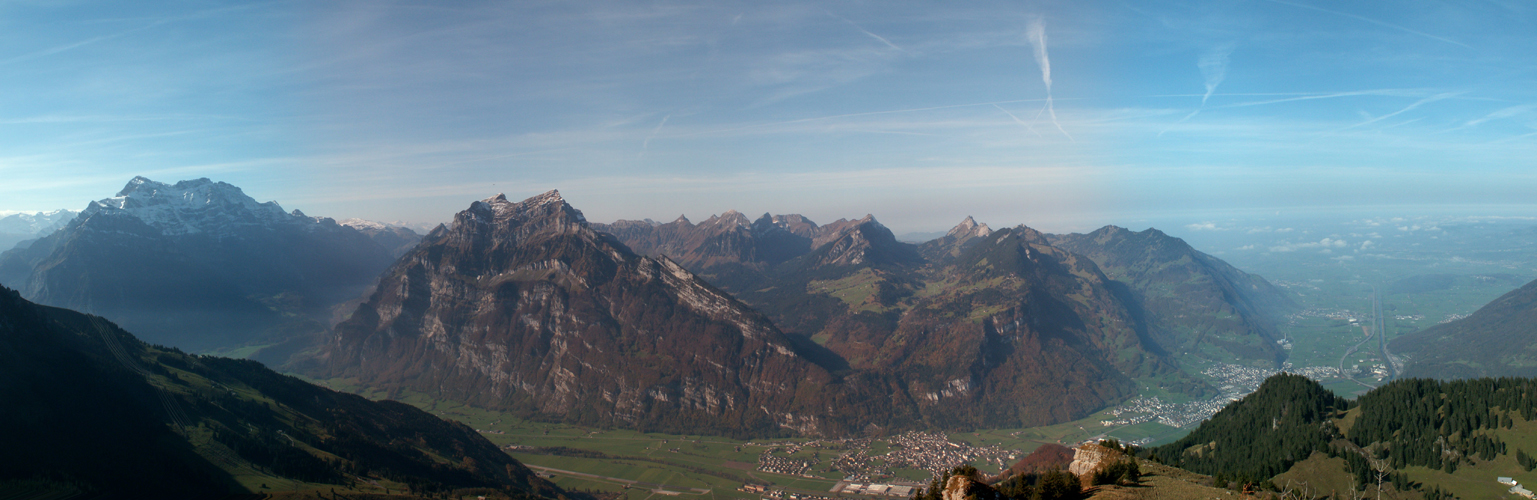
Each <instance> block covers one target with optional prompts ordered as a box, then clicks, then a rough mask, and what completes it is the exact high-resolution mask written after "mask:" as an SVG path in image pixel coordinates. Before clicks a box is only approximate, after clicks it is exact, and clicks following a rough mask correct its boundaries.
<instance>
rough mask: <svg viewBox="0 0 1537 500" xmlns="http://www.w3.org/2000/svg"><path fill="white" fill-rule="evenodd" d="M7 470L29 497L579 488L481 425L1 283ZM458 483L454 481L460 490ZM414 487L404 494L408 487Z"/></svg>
mask: <svg viewBox="0 0 1537 500" xmlns="http://www.w3.org/2000/svg"><path fill="white" fill-rule="evenodd" d="M0 401H3V402H4V410H3V411H0V449H3V450H5V452H4V453H0V485H4V487H5V488H7V494H8V495H13V496H14V495H17V494H18V490H20V491H23V492H25V491H27V490H30V491H31V493H30V494H21V496H20V497H22V498H71V497H79V498H220V497H223V496H225V495H228V494H235V493H269V492H279V491H282V492H290V491H296V490H307V491H311V492H315V491H319V492H322V493H323V492H326V491H328V490H329V492H330V493H331V495H332V496H335V494H336V493H337V492H343V493H344V494H345V495H347V496H348V497H353V496H351V495H357V494H384V493H386V488H389V489H391V491H390V492H392V493H396V494H400V493H411V494H412V495H411V496H409V497H418V498H421V497H426V496H428V495H434V498H436V496H435V495H438V494H441V493H446V492H450V491H456V490H457V491H460V492H461V493H460V494H461V495H462V494H470V495H474V494H476V493H475V492H479V493H478V494H480V495H487V494H493V495H494V496H497V497H498V498H508V497H510V498H526V499H532V498H537V497H543V498H550V499H559V498H580V496H574V495H571V494H569V493H567V492H564V491H562V490H561V489H560V488H558V487H556V486H554V485H553V484H551V483H549V482H547V481H545V480H543V479H540V478H538V477H537V476H535V474H534V473H533V472H532V471H530V470H529V469H528V468H526V467H524V466H523V465H522V464H520V463H518V461H516V460H514V459H513V458H511V457H510V456H508V455H507V454H506V453H504V452H503V451H502V450H500V449H498V448H497V447H496V446H495V445H493V444H491V442H489V441H487V440H486V439H485V438H484V437H482V436H480V434H479V433H477V432H476V431H475V430H473V429H470V428H469V427H467V426H465V425H464V424H459V423H452V422H447V421H444V420H440V419H438V418H437V417H434V416H432V415H429V414H427V413H426V412H424V411H421V410H418V409H416V408H415V407H412V406H409V405H405V404H402V403H397V402H393V401H381V402H372V401H368V400H366V399H364V398H362V397H359V396H355V395H351V394H343V393H338V392H334V391H331V390H329V389H325V388H321V387H317V386H314V385H311V384H308V383H305V382H303V381H301V380H299V379H296V378H293V377H289V376H285V375H280V374H277V373H274V372H272V371H270V370H268V369H266V368H264V367H262V366H261V365H260V364H258V363H255V362H252V361H244V360H232V359H225V358H216V357H208V356H196V355H188V354H184V353H182V352H180V351H178V350H175V349H167V348H163V347H156V346H151V345H148V344H145V343H143V342H140V341H139V340H138V339H135V338H134V337H133V335H131V334H129V333H128V332H125V331H123V330H121V329H119V328H118V327H117V326H116V325H114V324H112V323H110V322H108V321H107V320H105V319H103V318H100V317H97V316H91V315H86V314H81V313H77V312H74V311H69V310H65V309H59V308H53V307H46V306H39V305H36V304H32V303H30V302H28V301H26V300H25V299H23V298H22V297H21V296H20V294H18V293H16V292H15V291H12V290H9V289H5V288H0ZM456 496H459V495H456ZM409 497H408V498H409Z"/></svg>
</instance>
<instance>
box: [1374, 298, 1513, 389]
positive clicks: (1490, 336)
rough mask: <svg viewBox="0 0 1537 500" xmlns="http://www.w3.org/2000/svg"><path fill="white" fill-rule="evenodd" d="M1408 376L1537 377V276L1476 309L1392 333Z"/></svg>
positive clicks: (1396, 352) (1451, 377) (1446, 377)
mask: <svg viewBox="0 0 1537 500" xmlns="http://www.w3.org/2000/svg"><path fill="white" fill-rule="evenodd" d="M1390 348H1391V351H1392V352H1394V353H1395V354H1400V355H1404V356H1406V357H1407V358H1408V359H1409V360H1408V362H1407V366H1406V367H1405V368H1404V376H1405V377H1430V378H1440V379H1454V378H1476V377H1537V281H1533V282H1531V283H1527V284H1526V285H1525V286H1522V287H1521V288H1517V289H1515V290H1512V291H1511V292H1510V293H1507V294H1505V295H1503V296H1501V297H1500V298H1498V299H1495V300H1494V301H1493V302H1490V303H1489V304H1488V305H1485V306H1484V307H1482V308H1479V309H1478V311H1475V312H1474V313H1473V314H1471V315H1469V316H1468V317H1466V318H1462V319H1459V320H1456V321H1452V322H1450V323H1444V324H1440V325H1436V326H1432V327H1430V328H1426V329H1424V330H1421V331H1419V332H1415V333H1411V334H1408V335H1404V336H1402V337H1399V338H1396V339H1393V341H1392V343H1391V344H1390Z"/></svg>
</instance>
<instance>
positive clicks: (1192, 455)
mask: <svg viewBox="0 0 1537 500" xmlns="http://www.w3.org/2000/svg"><path fill="white" fill-rule="evenodd" d="M1533 430H1537V380H1534V379H1526V378H1499V379H1491V378H1481V379H1471V380H1454V381H1436V380H1430V379H1403V380H1397V381H1393V382H1390V383H1388V384H1387V385H1384V386H1382V387H1379V388H1376V389H1374V390H1372V391H1371V392H1368V393H1366V394H1364V395H1362V396H1360V397H1359V398H1358V399H1356V400H1355V401H1353V402H1351V401H1346V400H1344V399H1341V398H1339V397H1338V396H1335V395H1334V394H1332V393H1330V392H1329V391H1328V390H1326V389H1324V388H1323V387H1322V386H1319V385H1318V384H1317V383H1315V382H1312V381H1310V380H1307V379H1306V378H1304V377H1301V376H1298V375H1290V374H1280V375H1276V376H1274V377H1272V378H1271V379H1269V380H1267V381H1265V383H1264V384H1263V385H1262V386H1261V387H1260V389H1259V390H1258V391H1256V392H1254V393H1253V394H1250V395H1249V396H1247V397H1245V398H1243V399H1242V400H1240V401H1236V402H1234V403H1232V404H1230V405H1229V406H1228V407H1226V408H1224V409H1223V410H1222V411H1221V412H1218V413H1217V414H1216V415H1215V416H1213V417H1212V418H1211V419H1209V420H1207V421H1206V422H1204V423H1202V424H1201V426H1200V427H1199V428H1197V429H1196V430H1195V431H1193V432H1191V433H1190V435H1188V436H1186V437H1184V438H1182V439H1180V440H1178V441H1176V442H1174V443H1170V444H1167V445H1163V446H1159V447H1156V448H1152V449H1150V450H1145V451H1144V454H1143V455H1144V456H1145V457H1148V458H1151V459H1153V460H1158V461H1161V462H1163V463H1167V464H1170V465H1175V466H1178V467H1182V468H1185V469H1188V470H1191V471H1195V472H1199V473H1202V474H1210V475H1213V476H1215V477H1216V478H1217V480H1218V481H1219V482H1223V483H1227V482H1231V483H1233V484H1234V485H1242V484H1250V485H1260V484H1263V483H1268V484H1269V485H1276V483H1278V482H1279V481H1277V480H1276V478H1277V477H1278V475H1282V474H1283V473H1284V476H1285V477H1286V478H1287V479H1290V480H1316V481H1319V482H1324V481H1328V480H1331V478H1330V477H1329V476H1336V477H1337V478H1341V479H1343V483H1340V484H1351V485H1354V487H1355V488H1356V489H1357V490H1366V489H1372V490H1375V489H1376V488H1377V485H1378V484H1379V482H1380V483H1381V484H1382V485H1383V488H1384V490H1385V491H1389V492H1390V493H1391V492H1392V491H1398V492H1409V491H1414V492H1416V494H1418V495H1422V496H1423V497H1424V498H1451V497H1453V496H1457V497H1462V498H1484V497H1485V496H1484V495H1485V494H1488V493H1492V492H1495V491H1499V492H1503V490H1504V489H1505V488H1508V486H1505V485H1498V484H1496V483H1494V482H1493V481H1492V478H1493V477H1495V476H1497V475H1498V476H1512V477H1523V478H1525V477H1527V474H1526V473H1528V472H1531V471H1532V470H1533V469H1534V468H1537V459H1534V458H1533V457H1532V456H1531V455H1530V453H1531V452H1528V451H1527V450H1525V449H1523V448H1521V447H1520V444H1521V443H1526V442H1528V441H1527V439H1526V438H1527V436H1529V435H1530V433H1531V432H1533ZM1462 469H1468V470H1472V471H1473V472H1471V473H1470V474H1472V476H1474V477H1476V478H1483V479H1482V480H1474V481H1469V479H1468V474H1459V473H1458V470H1462ZM1485 476H1487V477H1485ZM1277 486H1278V485H1277ZM1336 494H1339V495H1344V493H1343V491H1341V492H1336ZM1339 498H1350V497H1349V496H1348V495H1347V496H1342V497H1339Z"/></svg>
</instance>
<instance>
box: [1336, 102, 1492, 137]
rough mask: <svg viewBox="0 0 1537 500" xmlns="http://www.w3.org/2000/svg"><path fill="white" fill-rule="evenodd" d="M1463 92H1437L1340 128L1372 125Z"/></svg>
mask: <svg viewBox="0 0 1537 500" xmlns="http://www.w3.org/2000/svg"><path fill="white" fill-rule="evenodd" d="M1461 94H1462V92H1447V93H1444V94H1436V95H1433V96H1430V97H1426V98H1424V99H1420V100H1418V101H1414V103H1412V104H1410V105H1408V106H1404V108H1403V109H1400V110H1398V111H1394V112H1392V113H1388V114H1385V115H1382V116H1379V117H1376V118H1372V119H1370V120H1366V121H1364V122H1361V123H1357V124H1355V125H1351V126H1348V127H1344V128H1341V129H1339V130H1349V129H1353V128H1356V127H1360V126H1365V125H1371V124H1373V123H1377V122H1380V121H1382V120H1386V119H1388V118H1392V117H1395V116H1398V115H1401V114H1404V113H1405V112H1408V111H1411V110H1413V109H1414V108H1418V107H1420V106H1421V105H1424V104H1428V103H1432V102H1436V101H1439V100H1442V99H1447V98H1451V97H1456V96H1458V95H1461ZM1339 130H1336V132H1338V131H1339Z"/></svg>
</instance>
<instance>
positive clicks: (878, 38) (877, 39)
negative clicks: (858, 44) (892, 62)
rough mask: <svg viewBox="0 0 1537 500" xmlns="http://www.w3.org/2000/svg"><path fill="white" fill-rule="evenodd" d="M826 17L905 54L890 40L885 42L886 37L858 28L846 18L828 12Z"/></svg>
mask: <svg viewBox="0 0 1537 500" xmlns="http://www.w3.org/2000/svg"><path fill="white" fill-rule="evenodd" d="M827 15H829V16H833V17H836V18H838V19H839V20H841V21H843V22H845V23H849V26H853V27H854V29H856V30H859V32H860V33H864V34H865V36H868V37H870V38H874V39H875V40H876V41H879V42H881V43H884V44H886V46H887V47H891V48H893V49H897V50H900V51H902V52H907V49H903V48H901V47H898V46H897V44H894V43H891V40H887V39H886V37H883V36H880V35H877V34H875V33H871V32H870V30H867V29H865V28H864V27H863V26H860V25H859V24H858V23H855V22H854V21H850V20H848V18H846V17H843V16H840V15H837V14H833V13H832V12H828V13H827Z"/></svg>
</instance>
